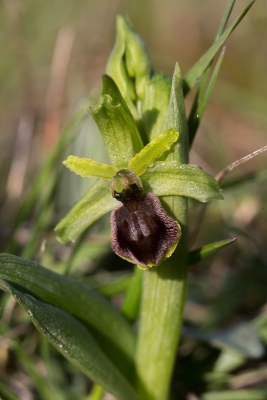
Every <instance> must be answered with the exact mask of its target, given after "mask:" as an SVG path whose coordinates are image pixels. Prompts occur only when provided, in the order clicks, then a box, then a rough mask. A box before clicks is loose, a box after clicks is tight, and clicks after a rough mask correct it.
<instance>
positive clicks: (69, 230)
mask: <svg viewBox="0 0 267 400" xmlns="http://www.w3.org/2000/svg"><path fill="white" fill-rule="evenodd" d="M117 205H118V202H117V200H115V199H113V197H112V196H111V194H110V187H109V182H103V181H100V180H98V181H96V183H95V184H94V186H93V187H92V188H91V189H90V190H88V192H87V193H85V195H84V196H83V197H82V198H81V199H80V200H79V201H77V203H75V205H74V206H73V207H72V209H71V210H70V211H69V213H68V214H67V215H66V216H65V217H64V218H63V219H62V220H61V221H60V222H59V224H58V225H57V226H56V228H55V231H56V234H57V236H58V239H59V240H60V241H61V242H62V243H67V242H70V241H71V242H74V241H75V240H76V239H77V238H78V236H79V235H80V234H81V233H82V232H83V231H84V230H85V229H86V228H88V226H90V225H92V223H93V222H95V221H97V220H98V219H99V218H100V217H102V216H103V215H105V214H107V213H108V212H110V211H112V210H113V209H114V208H115V207H116V206H117Z"/></svg>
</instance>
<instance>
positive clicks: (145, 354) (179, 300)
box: [136, 67, 188, 400]
mask: <svg viewBox="0 0 267 400" xmlns="http://www.w3.org/2000/svg"><path fill="white" fill-rule="evenodd" d="M165 128H166V129H169V128H174V129H176V130H177V131H179V134H180V136H179V141H178V144H177V145H176V146H175V147H174V149H173V151H172V152H171V153H170V154H169V155H168V160H171V159H172V160H176V161H177V162H179V163H186V162H188V161H187V160H188V136H187V123H186V116H185V110H184V103H183V94H182V85H181V75H180V70H179V68H178V67H176V69H175V72H174V77H173V83H172V93H171V98H170V104H169V109H168V113H167V116H166V119H165V123H164V129H165ZM163 204H164V207H165V208H166V210H167V212H168V213H169V214H170V216H172V217H173V218H175V219H176V220H178V222H179V224H180V225H181V227H182V238H181V240H180V242H179V244H178V246H177V249H176V251H175V252H174V254H173V255H172V257H171V258H169V259H167V260H166V261H165V262H164V263H162V264H161V265H160V266H159V267H157V268H152V269H151V270H148V271H145V272H144V277H143V292H142V305H141V315H140V329H139V335H138V344H137V354H136V374H137V390H138V393H139V395H140V398H141V399H142V400H167V399H168V397H169V390H170V380H171V376H172V371H173V366H174V362H175V357H176V350H177V345H178V340H179V335H180V328H181V324H182V316H183V308H184V303H185V294H186V281H187V265H188V238H187V237H188V234H187V231H188V229H187V199H186V198H185V197H177V196H168V197H165V198H164V199H163Z"/></svg>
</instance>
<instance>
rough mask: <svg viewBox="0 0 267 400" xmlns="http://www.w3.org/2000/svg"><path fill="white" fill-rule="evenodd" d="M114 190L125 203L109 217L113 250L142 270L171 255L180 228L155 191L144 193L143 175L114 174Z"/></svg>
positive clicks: (112, 190)
mask: <svg viewBox="0 0 267 400" xmlns="http://www.w3.org/2000/svg"><path fill="white" fill-rule="evenodd" d="M111 192H112V195H113V197H115V198H116V199H117V200H119V201H121V202H122V204H121V205H120V206H119V207H117V208H116V209H115V210H113V211H112V213H111V217H110V222H111V247H112V249H113V250H114V252H115V253H116V254H118V255H119V256H120V257H122V258H125V259H127V260H128V261H130V262H132V263H134V264H137V265H138V267H139V268H141V269H148V268H150V267H152V266H156V265H159V264H160V263H161V262H162V261H163V260H164V259H166V258H167V257H170V256H171V254H172V253H173V251H174V250H175V248H176V246H177V244H178V242H179V239H180V237H181V229H180V226H179V224H178V223H177V222H176V221H175V220H174V219H172V218H171V217H169V216H168V214H167V213H166V211H165V210H164V208H163V207H162V205H161V203H160V200H159V199H158V198H157V197H156V196H155V195H153V194H152V193H145V194H144V193H143V190H142V186H141V180H140V178H139V177H137V176H135V175H134V174H132V173H131V172H130V171H129V170H121V171H119V172H118V173H117V174H116V175H115V177H114V178H113V179H112V181H111Z"/></svg>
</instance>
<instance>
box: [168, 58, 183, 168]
mask: <svg viewBox="0 0 267 400" xmlns="http://www.w3.org/2000/svg"><path fill="white" fill-rule="evenodd" d="M170 128H173V129H175V130H176V131H177V132H179V135H180V136H179V141H178V142H177V143H176V145H175V147H174V151H173V152H171V154H170V155H168V156H167V158H166V160H167V161H169V160H170V161H171V160H175V161H176V162H177V161H178V162H179V163H180V164H186V163H188V127H187V119H186V112H185V105H184V95H183V90H182V76H181V71H180V67H179V65H178V64H176V65H175V69H174V73H173V78H172V88H171V95H170V102H169V106H168V111H167V114H166V117H165V120H164V124H163V130H167V129H170Z"/></svg>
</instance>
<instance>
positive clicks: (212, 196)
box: [142, 161, 223, 202]
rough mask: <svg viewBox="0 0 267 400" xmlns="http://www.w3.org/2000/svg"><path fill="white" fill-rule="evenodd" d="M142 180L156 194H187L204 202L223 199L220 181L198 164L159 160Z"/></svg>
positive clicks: (146, 187) (145, 187) (145, 186)
mask: <svg viewBox="0 0 267 400" xmlns="http://www.w3.org/2000/svg"><path fill="white" fill-rule="evenodd" d="M142 182H143V185H144V189H145V190H146V191H150V192H152V193H154V194H155V195H156V196H171V195H173V196H187V197H192V198H193V199H196V200H199V201H202V202H207V201H210V200H222V199H223V197H222V195H221V194H220V190H221V189H220V186H219V184H218V182H217V181H216V180H215V179H214V178H213V176H211V175H209V174H207V173H206V172H205V171H203V169H202V168H200V167H198V166H197V165H192V164H180V165H178V164H177V163H176V162H175V161H169V162H161V161H158V162H157V163H155V165H154V167H152V168H149V169H148V170H147V171H146V173H145V174H144V175H143V176H142Z"/></svg>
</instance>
